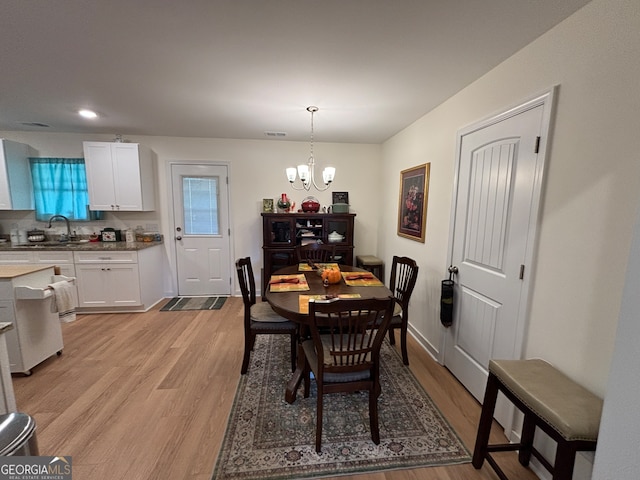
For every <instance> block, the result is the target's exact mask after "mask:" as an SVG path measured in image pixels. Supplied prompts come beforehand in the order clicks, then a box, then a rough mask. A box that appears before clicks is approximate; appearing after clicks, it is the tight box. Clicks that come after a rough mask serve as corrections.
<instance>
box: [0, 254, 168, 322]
mask: <svg viewBox="0 0 640 480" xmlns="http://www.w3.org/2000/svg"><path fill="white" fill-rule="evenodd" d="M162 252H163V249H162V248H161V246H160V244H157V245H153V246H148V247H145V248H141V249H138V250H108V251H105V250H73V251H72V250H54V249H41V250H40V249H38V250H28V251H27V250H17V251H13V252H8V251H0V265H32V264H47V265H55V266H56V267H58V268H59V269H60V273H61V274H62V275H65V276H67V277H75V278H76V282H75V286H76V289H74V291H73V295H74V298H75V299H77V305H78V308H77V312H78V313H103V312H114V313H116V312H142V311H146V310H149V309H150V308H151V307H153V306H154V305H155V304H156V303H158V302H159V301H160V300H162V299H163V298H164V294H163V293H164V284H163V282H164V280H163V279H164V265H165V263H164V262H163V255H162ZM76 290H77V291H76Z"/></svg>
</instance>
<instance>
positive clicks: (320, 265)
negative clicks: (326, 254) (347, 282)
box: [298, 263, 340, 272]
mask: <svg viewBox="0 0 640 480" xmlns="http://www.w3.org/2000/svg"><path fill="white" fill-rule="evenodd" d="M314 265H316V266H317V267H318V268H317V269H316V268H313V267H312V266H311V265H309V264H308V263H300V264H298V271H299V272H312V271H314V270H318V269H320V268H337V269H340V265H338V264H337V263H315V264H314Z"/></svg>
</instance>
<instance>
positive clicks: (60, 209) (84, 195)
mask: <svg viewBox="0 0 640 480" xmlns="http://www.w3.org/2000/svg"><path fill="white" fill-rule="evenodd" d="M29 163H30V166H31V178H32V180H33V191H34V196H35V204H36V220H40V221H48V220H49V218H51V216H53V215H64V216H65V217H67V218H68V219H69V220H76V221H78V220H95V219H97V217H96V216H92V215H90V213H91V212H89V194H88V191H87V174H86V171H85V167H84V159H83V158H30V159H29Z"/></svg>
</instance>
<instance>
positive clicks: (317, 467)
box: [212, 335, 471, 480]
mask: <svg viewBox="0 0 640 480" xmlns="http://www.w3.org/2000/svg"><path fill="white" fill-rule="evenodd" d="M289 359H290V356H289V338H288V336H286V335H258V338H257V340H256V345H255V347H254V349H253V352H252V353H251V363H250V364H249V371H248V373H247V374H246V375H243V376H242V377H241V378H240V382H239V385H238V390H237V392H236V397H235V399H234V404H233V408H232V410H231V414H230V416H229V422H228V424H227V429H226V433H225V438H224V440H223V444H222V447H221V449H220V453H219V454H218V460H217V462H216V466H215V469H214V472H213V477H212V480H223V479H224V480H275V479H299V478H312V477H315V478H317V477H326V476H338V475H347V474H355V473H366V472H373V471H382V470H393V469H402V468H418V467H427V466H441V465H452V464H459V463H467V462H470V461H471V457H470V454H469V451H468V450H467V449H466V448H465V446H464V445H463V444H462V442H461V441H460V439H459V438H458V436H457V434H456V433H455V432H454V431H453V429H452V428H451V426H450V425H449V424H448V422H447V421H446V420H445V419H444V417H443V416H442V414H441V413H440V412H439V410H438V409H437V407H436V406H435V405H434V404H433V401H432V400H431V399H430V398H429V396H428V395H427V393H426V392H425V391H424V389H423V388H422V386H421V385H420V384H419V383H418V381H417V380H416V378H415V377H414V376H413V374H412V373H411V371H410V370H409V369H408V368H407V367H405V366H404V365H403V364H402V359H401V357H400V356H399V355H398V353H397V352H396V351H395V350H394V349H393V348H392V347H390V346H389V345H388V343H387V342H386V341H385V343H384V344H383V350H382V366H381V376H380V378H381V383H382V395H381V396H380V398H379V400H378V405H379V421H380V445H375V444H374V443H373V442H372V441H371V433H370V430H369V413H368V412H369V410H368V393H367V392H361V393H354V394H331V395H325V399H324V412H325V414H324V427H323V434H322V452H321V453H316V451H315V419H316V398H317V397H316V393H317V392H316V387H315V382H314V381H313V380H312V382H311V385H312V388H311V395H310V397H309V398H303V389H302V386H301V387H300V389H299V390H298V396H297V399H296V401H295V402H294V403H293V404H291V405H290V404H288V403H286V402H285V400H284V392H285V388H286V383H287V380H288V379H289V378H290V376H291V372H290V369H289V368H290V367H289V366H290V362H289Z"/></svg>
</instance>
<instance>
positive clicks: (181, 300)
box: [160, 297, 227, 312]
mask: <svg viewBox="0 0 640 480" xmlns="http://www.w3.org/2000/svg"><path fill="white" fill-rule="evenodd" d="M226 301H227V297H173V298H172V299H171V300H169V301H168V302H167V303H166V304H165V306H164V307H162V308H161V309H160V311H161V312H175V311H179V310H220V309H221V308H222V306H223V305H224V302H226Z"/></svg>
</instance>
